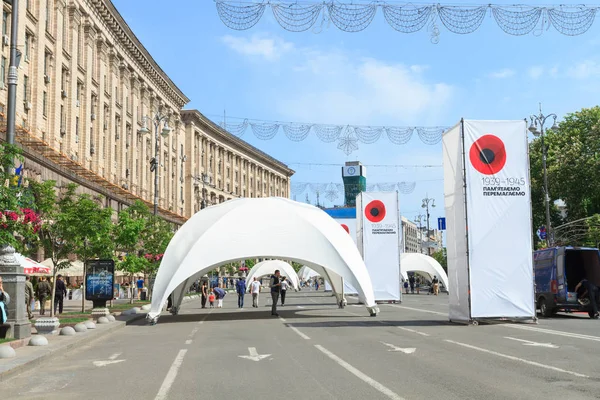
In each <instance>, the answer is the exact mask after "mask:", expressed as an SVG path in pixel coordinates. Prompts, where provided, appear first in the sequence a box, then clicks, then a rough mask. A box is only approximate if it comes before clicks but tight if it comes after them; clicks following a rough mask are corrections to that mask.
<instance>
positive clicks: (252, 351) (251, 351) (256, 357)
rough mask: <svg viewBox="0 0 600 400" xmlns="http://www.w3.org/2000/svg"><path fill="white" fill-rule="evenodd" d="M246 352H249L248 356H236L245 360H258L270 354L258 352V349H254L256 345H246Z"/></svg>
mask: <svg viewBox="0 0 600 400" xmlns="http://www.w3.org/2000/svg"><path fill="white" fill-rule="evenodd" d="M248 353H249V354H250V355H249V356H238V357H240V358H245V359H246V360H252V361H260V360H262V359H264V358H267V357H270V356H271V355H270V354H258V351H256V347H248Z"/></svg>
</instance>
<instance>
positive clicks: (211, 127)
mask: <svg viewBox="0 0 600 400" xmlns="http://www.w3.org/2000/svg"><path fill="white" fill-rule="evenodd" d="M19 7H20V9H19V37H18V40H19V49H20V50H21V51H22V57H21V61H20V66H19V84H18V90H17V118H16V121H17V143H19V144H20V145H21V146H23V150H24V153H25V158H26V160H25V162H24V166H25V171H26V172H25V174H26V175H27V176H28V178H30V179H31V178H33V179H42V180H47V179H54V180H57V181H58V182H59V184H65V183H68V182H75V183H77V184H79V185H80V187H81V190H82V191H84V192H88V193H90V194H100V195H102V196H103V197H104V198H105V199H106V205H107V206H110V207H113V208H115V209H116V210H120V209H121V208H122V207H123V206H126V205H128V204H130V203H131V202H133V201H134V200H136V199H141V200H143V201H144V202H146V203H147V204H148V205H152V204H153V201H154V173H153V172H151V171H150V161H151V160H152V159H153V158H154V156H155V148H154V145H155V136H154V135H155V127H154V124H153V119H154V118H155V116H156V115H157V113H158V114H160V115H161V116H164V117H165V121H166V123H167V124H168V127H169V128H170V134H169V135H167V136H165V137H163V136H162V135H159V139H158V140H159V142H158V143H159V146H158V148H159V151H158V155H159V160H160V165H158V166H157V167H158V168H157V169H158V173H159V185H158V186H159V195H158V206H159V213H160V214H161V215H162V216H163V217H164V218H165V219H167V220H169V221H171V222H173V223H176V224H182V223H183V222H185V220H186V219H187V218H189V217H190V216H191V215H192V214H193V213H194V212H196V211H198V210H199V209H200V206H201V204H202V201H204V204H206V205H210V204H217V203H220V202H223V201H226V200H229V199H231V198H234V197H264V196H282V197H289V194H290V177H291V176H292V174H293V173H294V171H292V170H291V169H289V168H288V167H287V166H286V165H284V164H283V163H281V162H279V161H277V160H275V159H274V158H272V157H270V156H268V155H267V154H265V153H263V152H261V151H260V150H258V149H256V148H254V147H253V146H251V145H249V144H248V143H246V142H244V141H243V140H241V139H239V138H237V137H235V136H234V135H231V134H229V133H228V132H225V131H224V130H222V129H221V128H220V127H219V126H218V125H216V124H214V123H213V122H211V121H210V120H208V119H207V118H206V117H204V116H203V115H202V114H201V113H200V112H198V111H195V110H190V111H188V110H184V109H183V108H184V106H185V105H186V104H187V103H188V102H189V99H188V98H187V97H186V96H185V95H184V94H183V92H182V91H181V90H180V89H179V88H178V87H177V86H176V85H175V83H174V82H173V81H171V79H170V78H169V77H168V75H167V74H166V73H165V72H164V71H163V70H162V69H161V68H160V67H159V65H158V64H157V63H156V62H155V61H154V59H153V58H152V56H151V55H150V54H149V53H148V51H147V50H146V49H145V48H144V46H143V45H142V44H141V43H140V41H139V40H138V39H137V38H136V36H135V35H134V33H133V32H132V31H131V29H130V28H129V26H128V25H127V23H126V22H125V21H124V20H123V18H122V17H121V15H120V14H119V12H118V11H117V9H116V8H115V7H114V5H113V4H112V2H111V1H110V0H22V1H19ZM10 13H11V6H10V5H8V4H6V3H4V4H3V18H2V35H3V38H2V48H1V49H0V113H2V115H3V113H5V111H6V102H7V90H6V81H7V75H8V59H9V46H8V45H7V43H8V40H9V33H10ZM164 126H165V125H164V123H161V124H160V126H159V130H162V129H163V128H164ZM144 127H146V128H147V129H149V130H150V134H143V133H142V132H143V131H144V129H142V128H144ZM140 130H141V131H142V132H140ZM3 135H4V133H3ZM203 178H204V179H203Z"/></svg>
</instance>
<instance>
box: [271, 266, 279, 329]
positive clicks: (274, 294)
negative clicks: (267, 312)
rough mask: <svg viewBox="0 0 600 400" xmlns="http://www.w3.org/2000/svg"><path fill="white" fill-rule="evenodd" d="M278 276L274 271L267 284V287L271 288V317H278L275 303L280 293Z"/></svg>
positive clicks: (276, 271)
mask: <svg viewBox="0 0 600 400" xmlns="http://www.w3.org/2000/svg"><path fill="white" fill-rule="evenodd" d="M279 275H280V274H279V270H278V269H276V270H275V273H274V274H273V275H271V281H270V282H269V287H270V288H271V300H272V301H273V304H272V305H271V315H274V316H276V317H278V316H279V314H277V302H278V301H279V293H280V291H281V283H280V282H279Z"/></svg>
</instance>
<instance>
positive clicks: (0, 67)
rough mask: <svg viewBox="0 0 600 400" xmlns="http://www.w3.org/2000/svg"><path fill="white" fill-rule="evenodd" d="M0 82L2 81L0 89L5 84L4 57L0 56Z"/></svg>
mask: <svg viewBox="0 0 600 400" xmlns="http://www.w3.org/2000/svg"><path fill="white" fill-rule="evenodd" d="M0 80H1V81H2V87H4V85H5V84H6V57H4V56H2V60H1V61H0Z"/></svg>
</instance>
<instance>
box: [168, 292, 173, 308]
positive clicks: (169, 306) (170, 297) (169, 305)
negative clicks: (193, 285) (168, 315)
mask: <svg viewBox="0 0 600 400" xmlns="http://www.w3.org/2000/svg"><path fill="white" fill-rule="evenodd" d="M171 307H173V293H171V294H170V295H169V297H167V311H169V310H170V309H171Z"/></svg>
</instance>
